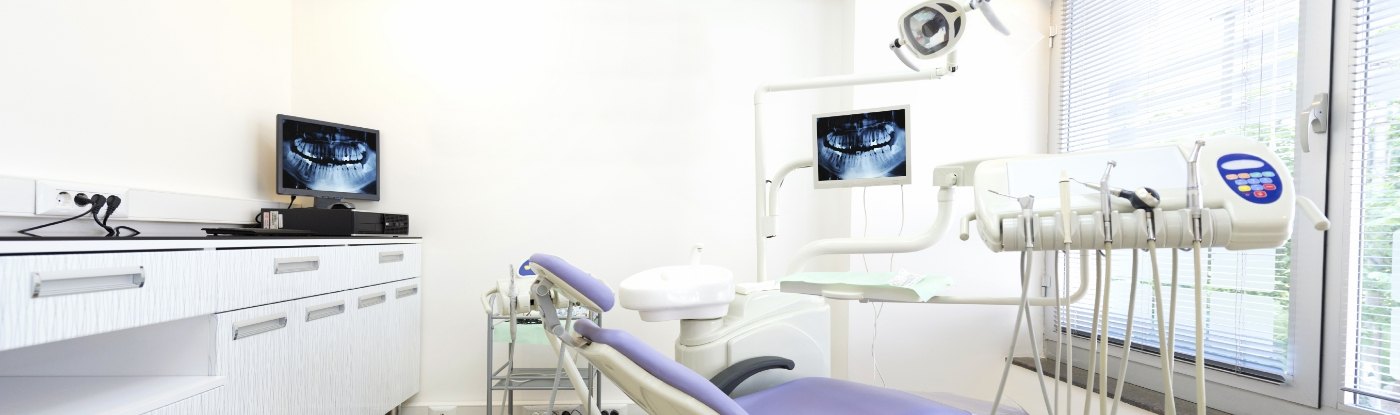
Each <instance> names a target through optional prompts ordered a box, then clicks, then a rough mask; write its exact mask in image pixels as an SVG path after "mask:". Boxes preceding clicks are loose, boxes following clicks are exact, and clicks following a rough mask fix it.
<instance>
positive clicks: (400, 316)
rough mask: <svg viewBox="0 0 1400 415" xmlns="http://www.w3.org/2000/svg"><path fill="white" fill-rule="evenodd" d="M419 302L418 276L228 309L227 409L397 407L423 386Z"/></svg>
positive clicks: (376, 412) (222, 356) (223, 325)
mask: <svg viewBox="0 0 1400 415" xmlns="http://www.w3.org/2000/svg"><path fill="white" fill-rule="evenodd" d="M420 304H421V303H420V301H419V294H418V279H417V278H412V279H409V280H405V281H399V282H395V283H390V284H380V285H375V286H370V287H363V288H358V289H354V290H349V291H344V292H339V293H331V294H325V295H319V296H315V297H309V298H303V299H299V300H296V301H288V302H284V303H277V304H270V305H265V306H259V307H254V308H249V309H244V310H238V311H234V312H229V313H221V314H219V319H218V320H219V336H221V338H220V339H219V341H218V344H219V346H218V358H217V362H218V363H217V366H218V374H219V375H222V376H226V377H228V378H229V379H230V381H229V384H228V385H227V386H225V388H224V389H225V392H224V395H225V396H224V398H225V399H224V400H223V401H222V402H221V403H220V404H219V405H218V406H219V408H220V411H219V412H218V413H225V414H246V413H268V414H277V413H295V414H365V415H380V414H383V413H385V412H388V411H389V410H390V409H392V408H394V407H395V406H397V405H398V404H400V403H402V402H403V401H405V400H407V399H408V398H409V397H411V396H413V394H415V393H417V392H418V379H419V366H420V364H419V352H420V350H421V340H420V336H421V334H420V329H419V328H420V324H421V323H420V316H421V311H420V308H419V305H420ZM240 328H242V329H244V330H247V331H246V333H247V334H250V335H251V336H249V337H244V338H241V339H235V336H237V334H236V333H237V331H238V330H239V329H240Z"/></svg>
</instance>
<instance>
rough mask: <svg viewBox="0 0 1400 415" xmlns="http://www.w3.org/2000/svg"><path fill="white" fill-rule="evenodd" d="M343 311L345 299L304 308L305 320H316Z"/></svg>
mask: <svg viewBox="0 0 1400 415" xmlns="http://www.w3.org/2000/svg"><path fill="white" fill-rule="evenodd" d="M344 312H345V301H343V300H342V301H336V302H333V303H329V304H322V305H318V306H313V307H311V309H309V310H306V321H316V320H320V319H323V318H326V317H330V316H334V315H337V314H341V313H344Z"/></svg>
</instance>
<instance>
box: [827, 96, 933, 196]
mask: <svg viewBox="0 0 1400 415" xmlns="http://www.w3.org/2000/svg"><path fill="white" fill-rule="evenodd" d="M908 115H909V106H907V105H906V106H900V107H888V108H875V109H866V110H857V111H845V112H837V113H831V114H819V115H815V116H813V117H812V120H813V123H814V125H813V130H812V131H814V132H815V133H816V140H815V143H814V144H815V145H814V146H813V148H814V149H815V151H814V152H815V157H816V163H815V164H816V166H815V167H816V168H815V169H813V170H815V171H816V187H817V188H818V189H827V188H836V187H857V186H881V185H892V184H909V183H910V182H911V180H910V176H909V119H908Z"/></svg>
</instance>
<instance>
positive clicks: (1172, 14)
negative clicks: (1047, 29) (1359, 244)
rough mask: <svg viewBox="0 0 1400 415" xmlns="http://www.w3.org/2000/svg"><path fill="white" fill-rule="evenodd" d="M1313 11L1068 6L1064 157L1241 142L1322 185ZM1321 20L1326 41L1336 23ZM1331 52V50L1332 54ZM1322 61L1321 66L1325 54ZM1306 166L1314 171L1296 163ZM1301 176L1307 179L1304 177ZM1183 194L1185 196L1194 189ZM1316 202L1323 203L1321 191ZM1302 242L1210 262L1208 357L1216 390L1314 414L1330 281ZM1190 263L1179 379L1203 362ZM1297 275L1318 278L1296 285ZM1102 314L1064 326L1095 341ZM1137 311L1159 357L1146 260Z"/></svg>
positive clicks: (1070, 1)
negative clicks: (1309, 108)
mask: <svg viewBox="0 0 1400 415" xmlns="http://www.w3.org/2000/svg"><path fill="white" fill-rule="evenodd" d="M1392 1H1395V0H1392ZM1304 8H1305V6H1304V5H1303V3H1301V2H1300V1H1299V0H1243V1H1234V2H1219V1H1210V0H1189V1H1185V2H1157V1H1148V0H1131V1H1117V2H1101V1H1087V0H1065V2H1064V5H1063V8H1062V10H1061V12H1060V13H1061V19H1062V21H1061V25H1062V26H1061V28H1062V32H1063V36H1062V40H1060V43H1061V44H1060V45H1059V47H1060V51H1061V53H1060V56H1059V59H1060V65H1059V72H1060V73H1059V75H1060V76H1059V78H1060V91H1059V114H1058V118H1059V122H1058V137H1057V138H1058V140H1057V142H1056V143H1055V145H1056V147H1057V148H1058V150H1059V151H1062V152H1075V151H1085V150H1095V149H1108V148H1116V147H1128V146H1136V145H1142V144H1150V143H1166V142H1176V141H1177V140H1181V139H1192V138H1208V137H1213V136H1243V137H1248V138H1252V139H1255V140H1258V141H1259V142H1261V143H1264V144H1266V145H1267V146H1268V147H1269V148H1271V149H1273V150H1274V151H1275V152H1276V154H1278V156H1279V157H1280V158H1281V159H1283V160H1284V161H1285V163H1286V164H1288V167H1289V168H1290V169H1292V170H1293V172H1294V175H1295V176H1296V177H1306V176H1308V175H1314V176H1318V177H1326V176H1325V174H1326V158H1325V152H1324V151H1318V152H1314V154H1310V155H1305V154H1304V153H1302V152H1301V151H1300V149H1298V148H1297V146H1296V143H1297V142H1298V137H1297V132H1298V128H1297V125H1298V110H1297V107H1298V103H1299V100H1300V98H1301V97H1303V96H1306V97H1311V95H1312V89H1310V88H1303V86H1305V85H1303V83H1304V78H1305V77H1303V76H1301V75H1303V74H1302V73H1301V72H1303V70H1302V69H1301V68H1300V62H1301V59H1300V55H1302V51H1303V49H1304V47H1305V45H1311V43H1309V42H1310V41H1309V40H1307V39H1303V38H1302V37H1301V36H1300V33H1301V30H1302V28H1304V27H1307V26H1305V24H1319V23H1318V22H1303V21H1301V19H1300V17H1301V16H1303V15H1304V13H1302V10H1303V9H1304ZM1329 17H1330V16H1329ZM1317 20H1319V21H1321V23H1320V24H1322V27H1324V29H1323V30H1325V31H1327V32H1330V27H1331V22H1330V19H1327V18H1320V19H1317ZM1323 47H1324V48H1328V50H1329V51H1330V44H1328V42H1325V41H1324V42H1323ZM1321 56H1322V58H1321V61H1322V62H1324V65H1323V66H1325V62H1327V58H1326V56H1327V54H1326V53H1323V54H1321ZM1322 84H1323V85H1322V86H1321V88H1322V89H1321V91H1319V92H1325V91H1326V85H1325V80H1324V81H1323V82H1322ZM1307 86H1308V87H1311V85H1307ZM1302 91H1308V92H1302ZM1305 137H1306V136H1305ZM1301 158H1306V159H1307V160H1309V161H1308V162H1307V163H1298V161H1299V160H1300V159H1301ZM1302 164H1306V165H1307V168H1308V169H1309V170H1308V171H1300V170H1299V169H1300V166H1301V165H1302ZM1300 180H1301V179H1300ZM1182 181H1183V185H1184V182H1185V178H1184V177H1183V178H1182ZM1116 184H1118V185H1122V186H1124V187H1127V186H1130V185H1131V183H1116ZM1313 191H1315V192H1316V194H1314V195H1313V196H1314V198H1315V199H1317V200H1321V194H1322V192H1321V190H1320V189H1318V190H1313ZM1295 228H1297V229H1308V228H1307V227H1306V226H1302V227H1298V226H1295ZM1303 232H1304V231H1302V230H1299V231H1295V239H1294V240H1293V241H1292V242H1290V243H1289V244H1286V245H1285V246H1283V247H1281V248H1278V249H1271V250H1256V251H1244V252H1229V251H1225V250H1223V249H1209V250H1207V251H1206V252H1205V255H1204V258H1203V260H1204V261H1205V263H1204V264H1203V267H1204V268H1205V276H1204V281H1205V286H1204V287H1203V290H1204V292H1205V298H1204V299H1203V302H1204V307H1205V310H1204V314H1205V325H1206V327H1205V331H1206V332H1207V333H1208V337H1207V340H1208V342H1207V344H1206V349H1205V351H1204V353H1205V355H1206V359H1207V363H1208V364H1209V365H1210V366H1211V367H1212V368H1214V369H1216V371H1217V372H1215V373H1218V372H1219V371H1224V372H1229V373H1233V374H1235V375H1237V376H1234V377H1230V376H1221V375H1218V374H1217V375H1212V376H1211V377H1210V379H1211V380H1212V381H1213V382H1219V383H1224V384H1228V385H1230V386H1234V387H1235V389H1243V390H1247V391H1251V392H1254V393H1260V394H1265V395H1268V396H1270V397H1278V398H1284V399H1287V400H1291V401H1293V402H1297V403H1303V404H1307V405H1316V404H1317V399H1318V394H1317V390H1316V389H1317V388H1316V385H1317V383H1316V382H1318V381H1317V378H1318V377H1319V376H1318V373H1317V371H1318V369H1317V367H1318V365H1319V363H1318V362H1320V357H1318V356H1319V355H1320V353H1321V352H1320V347H1321V346H1320V340H1319V339H1320V337H1321V328H1322V324H1321V317H1320V315H1321V307H1322V300H1321V295H1320V294H1318V293H1317V292H1318V291H1321V290H1320V286H1321V283H1320V282H1317V281H1320V278H1316V276H1317V275H1321V266H1322V265H1321V259H1322V247H1323V244H1322V238H1321V235H1320V234H1308V235H1300V234H1301V233H1303ZM1114 254H1115V255H1114V261H1113V262H1114V264H1113V268H1114V272H1113V276H1112V278H1113V282H1112V292H1111V293H1110V294H1111V296H1112V298H1113V301H1112V304H1111V306H1110V320H1111V324H1110V330H1109V332H1110V336H1111V339H1112V340H1113V341H1115V342H1118V343H1120V344H1121V340H1122V337H1123V334H1124V328H1125V324H1126V322H1127V308H1128V301H1127V297H1128V295H1129V290H1130V288H1131V287H1130V284H1129V282H1130V279H1129V278H1130V268H1131V266H1130V264H1131V262H1130V261H1131V260H1130V255H1131V253H1130V252H1129V251H1126V250H1119V251H1115V253H1114ZM1159 256H1160V257H1161V261H1160V263H1159V268H1160V270H1161V276H1162V279H1163V282H1164V287H1163V292H1164V296H1165V295H1166V293H1167V292H1168V291H1169V288H1168V287H1167V286H1166V283H1167V282H1168V281H1169V280H1170V275H1171V259H1170V258H1171V254H1170V253H1169V252H1168V250H1161V251H1160V252H1159ZM1181 261H1182V262H1181V264H1182V267H1181V272H1180V274H1179V278H1180V279H1179V280H1180V281H1181V288H1180V297H1179V298H1178V301H1177V330H1176V343H1175V347H1176V349H1175V350H1176V352H1177V356H1176V357H1177V359H1178V361H1183V362H1185V363H1183V364H1178V366H1177V370H1178V371H1181V372H1187V371H1189V370H1191V366H1190V364H1191V361H1192V360H1193V359H1194V356H1195V353H1197V351H1196V350H1193V349H1194V346H1195V339H1194V338H1193V337H1192V336H1193V335H1194V330H1195V327H1194V313H1195V310H1194V309H1193V307H1194V298H1193V297H1192V291H1193V288H1194V287H1192V285H1191V284H1192V282H1193V281H1192V280H1193V274H1192V271H1191V268H1190V264H1191V255H1190V254H1183V255H1181ZM1078 263H1079V260H1078V259H1077V258H1075V259H1073V260H1072V262H1071V264H1073V266H1072V267H1071V271H1070V272H1071V273H1072V275H1075V274H1077V273H1078V272H1079V271H1078V267H1077V266H1078ZM1092 263H1093V262H1092V261H1090V264H1092ZM1091 266H1092V265H1091ZM1091 271H1092V270H1091ZM1295 275H1304V276H1312V277H1313V278H1304V279H1306V281H1303V280H1298V281H1295V278H1294V276H1295ZM1092 288H1093V287H1090V289H1092ZM1091 295H1092V292H1091ZM1090 298H1092V297H1090ZM1092 306H1093V304H1092V300H1085V301H1081V302H1080V303H1079V304H1076V305H1075V307H1073V308H1072V309H1071V312H1070V314H1069V315H1068V316H1066V317H1067V318H1066V320H1067V323H1065V324H1067V326H1068V327H1069V328H1070V329H1071V330H1073V331H1074V332H1076V333H1078V334H1080V335H1087V334H1088V332H1089V330H1090V326H1091V321H1090V313H1091V310H1092ZM1164 308H1167V307H1164ZM1135 310H1136V311H1135V314H1134V323H1133V324H1134V328H1133V343H1134V347H1135V349H1137V350H1142V351H1146V352H1149V353H1157V352H1158V350H1159V346H1160V345H1161V342H1162V339H1161V336H1160V335H1159V334H1158V333H1157V330H1156V323H1155V318H1156V316H1155V315H1154V312H1155V306H1154V304H1153V286H1152V279H1151V273H1150V268H1149V265H1148V260H1147V256H1146V255H1145V254H1144V255H1142V259H1141V262H1140V264H1139V279H1138V285H1137V299H1136V306H1135ZM1120 353H1121V350H1115V352H1113V353H1111V356H1116V355H1118V354H1120ZM1144 354H1147V353H1138V355H1144ZM1149 360H1153V361H1155V360H1156V359H1155V357H1153V358H1152V359H1143V360H1140V361H1139V362H1140V363H1143V364H1152V363H1148V361H1149ZM1153 376H1155V375H1153ZM1225 378H1230V379H1225ZM1144 386H1150V385H1146V384H1145V385H1144ZM1177 389H1178V390H1181V389H1182V387H1181V386H1178V388H1177ZM1225 393H1233V392H1225ZM1212 394H1214V392H1212ZM1216 402H1220V401H1218V400H1212V402H1211V403H1212V406H1216ZM1222 409H1227V410H1228V409H1229V408H1228V407H1224V408H1222Z"/></svg>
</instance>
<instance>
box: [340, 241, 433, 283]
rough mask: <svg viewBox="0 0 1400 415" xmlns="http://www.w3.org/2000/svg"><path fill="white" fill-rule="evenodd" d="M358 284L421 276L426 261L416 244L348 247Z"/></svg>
mask: <svg viewBox="0 0 1400 415" xmlns="http://www.w3.org/2000/svg"><path fill="white" fill-rule="evenodd" d="M347 255H349V260H350V263H351V264H353V266H354V279H355V286H356V287H367V286H371V285H375V284H383V283H386V282H392V281H398V280H402V279H406V278H414V277H421V276H422V273H423V260H422V258H421V257H420V255H421V254H420V250H419V246H418V245H416V244H386V245H364V246H356V247H351V248H350V249H348V250H347Z"/></svg>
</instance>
